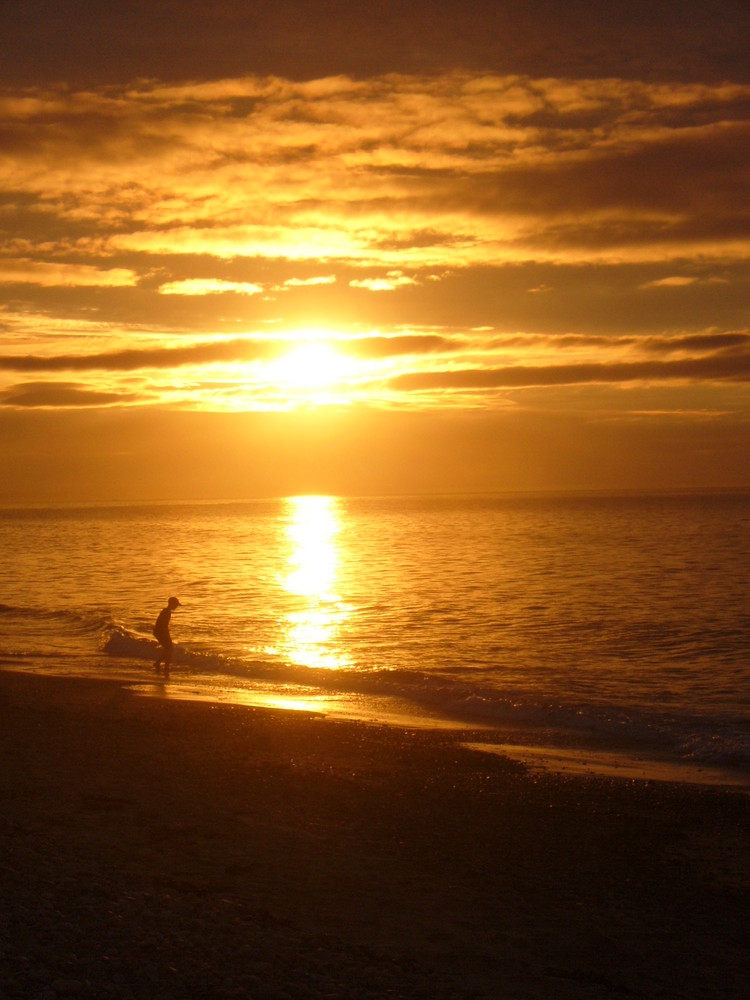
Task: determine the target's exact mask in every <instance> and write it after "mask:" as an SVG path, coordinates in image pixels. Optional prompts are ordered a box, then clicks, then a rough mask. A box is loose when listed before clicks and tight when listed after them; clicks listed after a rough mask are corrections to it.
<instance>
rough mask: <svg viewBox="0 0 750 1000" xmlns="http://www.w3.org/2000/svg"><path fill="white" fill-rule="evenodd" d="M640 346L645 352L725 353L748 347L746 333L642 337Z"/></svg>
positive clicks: (749, 341)
mask: <svg viewBox="0 0 750 1000" xmlns="http://www.w3.org/2000/svg"><path fill="white" fill-rule="evenodd" d="M642 345H643V347H644V349H645V350H647V351H656V352H659V353H667V352H670V351H708V352H714V351H726V350H728V349H733V348H742V347H747V346H748V345H750V334H748V333H705V334H701V333H693V334H688V335H687V336H685V337H644V338H643V341H642Z"/></svg>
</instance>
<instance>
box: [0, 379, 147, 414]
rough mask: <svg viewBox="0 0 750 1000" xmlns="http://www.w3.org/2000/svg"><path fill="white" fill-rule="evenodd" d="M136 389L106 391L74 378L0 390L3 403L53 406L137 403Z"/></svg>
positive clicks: (21, 384) (19, 405)
mask: <svg viewBox="0 0 750 1000" xmlns="http://www.w3.org/2000/svg"><path fill="white" fill-rule="evenodd" d="M136 401H137V397H136V396H135V395H133V394H132V393H124V392H102V391H100V390H96V389H90V388H88V387H86V386H81V385H77V384H76V383H74V382H21V383H19V384H17V385H14V386H11V387H10V388H7V389H1V390H0V406H5V407H7V406H10V407H30V408H31V407H33V408H47V407H49V408H52V409H58V408H59V407H66V408H67V407H91V406H115V405H118V406H119V405H122V404H124V403H133V402H136Z"/></svg>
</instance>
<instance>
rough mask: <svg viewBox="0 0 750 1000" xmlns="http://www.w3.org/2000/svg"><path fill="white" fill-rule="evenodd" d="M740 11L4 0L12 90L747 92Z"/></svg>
mask: <svg viewBox="0 0 750 1000" xmlns="http://www.w3.org/2000/svg"><path fill="white" fill-rule="evenodd" d="M749 34H750V12H749V11H748V7H747V4H746V3H745V2H743V0H703V2H701V3H700V4H697V3H696V4H691V5H690V8H689V11H686V8H685V6H684V4H682V3H677V2H676V0H631V2H629V3H627V4H602V3H601V2H600V0H567V2H566V3H560V2H559V0H526V2H525V3H523V4H519V3H517V2H512V0H473V2H472V3H470V4H454V3H447V2H445V3H443V2H436V0H410V2H409V3H408V4H405V3H403V0H378V3H352V2H351V0H253V2H252V3H247V2H246V0H213V2H211V3H205V2H204V0H129V2H127V3H126V2H121V0H111V2H109V3H106V4H102V3H100V2H98V0H67V2H66V3H65V4H60V3H59V2H55V0H5V2H4V3H2V4H0V40H1V41H0V68H1V70H0V71H1V72H2V75H3V77H4V78H5V79H7V80H11V81H13V82H14V83H33V82H37V81H40V80H45V81H51V80H73V81H75V82H76V83H81V84H91V83H95V82H101V81H103V80H105V81H113V80H123V79H136V78H138V77H147V76H158V77H162V78H165V79H186V78H198V77H200V78H204V79H205V78H217V77H222V76H228V75H238V74H242V73H247V72H253V73H262V74H268V73H280V74H283V75H285V76H288V77H290V78H294V79H312V78H315V77H321V76H328V75H332V74H335V73H351V74H355V75H372V74H380V73H385V72H394V71H397V72H406V73H415V72H436V71H441V70H444V69H446V68H450V67H464V68H468V69H472V70H487V69H491V70H495V71H502V72H507V73H532V74H536V75H539V76H564V75H572V74H577V75H582V74H583V75H588V76H611V75H613V74H615V73H616V74H619V75H623V76H628V77H631V78H639V79H649V80H654V79H657V80H659V79H681V80H686V79H713V80H722V79H738V78H742V79H746V80H747V79H749V78H750V69H749V68H748V61H747V44H746V39H747V37H748V35H749Z"/></svg>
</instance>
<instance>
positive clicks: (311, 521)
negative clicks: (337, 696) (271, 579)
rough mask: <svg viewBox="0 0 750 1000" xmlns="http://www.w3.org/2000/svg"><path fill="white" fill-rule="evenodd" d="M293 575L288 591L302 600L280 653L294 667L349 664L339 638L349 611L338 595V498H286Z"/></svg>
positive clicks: (286, 579) (287, 579)
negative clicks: (295, 664)
mask: <svg viewBox="0 0 750 1000" xmlns="http://www.w3.org/2000/svg"><path fill="white" fill-rule="evenodd" d="M287 505H288V511H287V517H288V524H287V538H288V541H289V544H290V551H289V556H288V564H289V572H288V573H287V575H286V576H285V577H284V579H283V584H284V588H285V590H287V591H288V592H289V593H290V594H293V595H296V596H297V597H299V598H300V603H299V606H298V607H297V608H296V609H295V610H293V611H291V612H290V613H289V614H288V616H287V629H286V642H285V644H284V647H283V648H282V650H281V652H282V655H283V656H285V657H287V658H288V659H289V660H291V662H292V663H299V664H304V665H305V666H309V667H321V668H325V669H329V670H330V669H340V668H341V667H346V666H348V665H349V663H350V659H349V657H348V656H347V655H346V653H345V652H342V651H341V649H339V648H338V647H339V642H338V641H337V635H338V632H339V630H340V628H341V626H342V625H343V624H344V622H345V621H346V619H347V618H348V617H349V611H348V609H347V607H346V605H344V604H343V602H342V601H341V599H340V597H339V595H338V594H337V593H336V589H335V585H336V576H337V569H338V546H337V543H336V536H337V534H338V533H339V531H340V529H341V512H340V501H339V500H338V499H337V498H336V497H323V496H300V497H290V498H289V499H288V500H287Z"/></svg>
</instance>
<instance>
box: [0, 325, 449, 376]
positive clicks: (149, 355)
mask: <svg viewBox="0 0 750 1000" xmlns="http://www.w3.org/2000/svg"><path fill="white" fill-rule="evenodd" d="M299 343H300V339H299V338H289V337H284V338H275V339H268V340H251V339H246V338H241V339H232V340H218V341H203V342H200V343H197V344H190V345H188V346H184V347H163V348H162V347H154V348H142V349H130V350H124V351H105V352H102V353H100V354H57V355H49V356H42V355H33V354H32V355H8V354H6V355H0V370H4V371H14V372H61V371H81V372H83V371H110V372H130V371H138V370H141V369H149V368H158V369H170V368H179V367H184V366H187V365H202V364H212V363H222V362H223V363H227V362H233V361H255V360H266V359H269V358H273V357H277V356H278V355H280V354H283V353H284V352H285V351H288V350H290V349H291V348H293V347H296V346H298V345H299ZM337 346H338V347H339V349H340V350H341V351H342V352H344V353H350V354H353V355H355V356H357V357H363V358H387V357H398V356H401V355H404V354H430V353H434V352H438V351H453V350H456V349H457V347H458V346H460V345H459V344H457V342H456V341H455V340H452V339H451V338H448V337H442V336H437V335H433V334H424V335H423V334H412V335H405V336H392V337H380V336H378V337H362V338H356V339H353V340H340V341H338V343H337Z"/></svg>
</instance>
